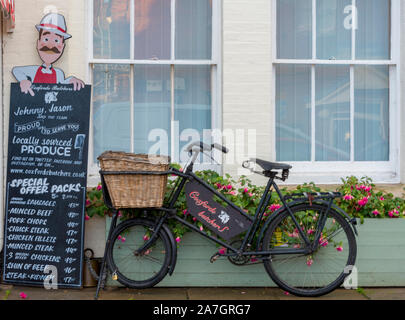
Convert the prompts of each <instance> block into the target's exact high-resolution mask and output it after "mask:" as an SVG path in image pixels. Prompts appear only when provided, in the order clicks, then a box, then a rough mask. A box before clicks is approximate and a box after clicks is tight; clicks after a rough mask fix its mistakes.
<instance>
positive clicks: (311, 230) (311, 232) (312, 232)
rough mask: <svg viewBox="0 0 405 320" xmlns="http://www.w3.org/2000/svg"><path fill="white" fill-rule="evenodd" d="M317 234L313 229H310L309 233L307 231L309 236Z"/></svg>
mask: <svg viewBox="0 0 405 320" xmlns="http://www.w3.org/2000/svg"><path fill="white" fill-rule="evenodd" d="M314 233H315V230H313V229H309V230H308V231H307V234H314Z"/></svg>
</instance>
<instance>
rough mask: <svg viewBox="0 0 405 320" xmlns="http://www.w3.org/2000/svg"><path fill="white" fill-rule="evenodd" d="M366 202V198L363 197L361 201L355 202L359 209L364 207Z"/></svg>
mask: <svg viewBox="0 0 405 320" xmlns="http://www.w3.org/2000/svg"><path fill="white" fill-rule="evenodd" d="M367 202H368V197H364V198H363V199H361V200H359V201H357V204H358V205H359V206H361V207H364V206H365V205H366V204H367Z"/></svg>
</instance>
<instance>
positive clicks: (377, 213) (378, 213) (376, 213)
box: [372, 210, 380, 216]
mask: <svg viewBox="0 0 405 320" xmlns="http://www.w3.org/2000/svg"><path fill="white" fill-rule="evenodd" d="M372 213H373V214H374V215H375V216H378V215H380V211H378V210H374V211H373V212H372Z"/></svg>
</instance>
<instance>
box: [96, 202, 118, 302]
mask: <svg viewBox="0 0 405 320" xmlns="http://www.w3.org/2000/svg"><path fill="white" fill-rule="evenodd" d="M117 218H118V210H113V218H112V220H111V225H110V231H109V232H108V237H107V241H106V244H105V248H104V256H103V260H101V268H100V276H99V278H98V282H97V290H96V295H95V296H94V299H95V300H97V299H98V295H99V293H100V289H101V288H102V289H104V287H105V283H106V280H107V273H108V267H107V248H108V246H109V245H110V242H111V235H112V232H113V230H114V229H115V227H116V225H117Z"/></svg>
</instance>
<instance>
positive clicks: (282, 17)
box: [277, 0, 312, 59]
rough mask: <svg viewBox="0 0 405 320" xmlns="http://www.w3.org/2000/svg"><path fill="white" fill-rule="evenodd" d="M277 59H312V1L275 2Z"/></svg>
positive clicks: (279, 0)
mask: <svg viewBox="0 0 405 320" xmlns="http://www.w3.org/2000/svg"><path fill="white" fill-rule="evenodd" d="M277 58H279V59H311V58H312V0H277Z"/></svg>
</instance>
